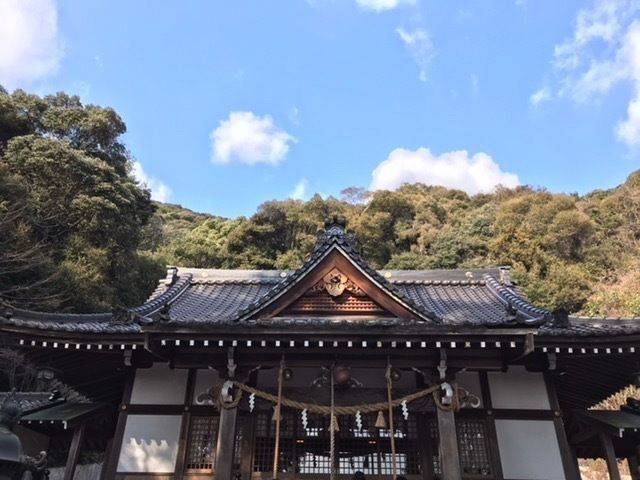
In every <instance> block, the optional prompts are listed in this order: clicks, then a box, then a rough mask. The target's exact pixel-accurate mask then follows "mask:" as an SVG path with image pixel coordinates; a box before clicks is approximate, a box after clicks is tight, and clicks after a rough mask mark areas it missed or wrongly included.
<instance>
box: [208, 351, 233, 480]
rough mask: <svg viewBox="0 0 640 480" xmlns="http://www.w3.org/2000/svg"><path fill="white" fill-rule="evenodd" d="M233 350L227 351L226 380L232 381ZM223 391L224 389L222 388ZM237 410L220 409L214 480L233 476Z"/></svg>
mask: <svg viewBox="0 0 640 480" xmlns="http://www.w3.org/2000/svg"><path fill="white" fill-rule="evenodd" d="M234 355H235V349H234V348H233V347H230V348H229V349H227V378H228V379H233V378H234V377H235V372H236V368H237V365H236V362H235V359H234ZM223 389H224V388H223ZM237 417H238V408H237V407H234V408H220V421H219V422H218V443H217V444H216V464H215V472H214V475H213V478H214V480H231V475H232V474H233V451H234V447H235V444H236V420H237Z"/></svg>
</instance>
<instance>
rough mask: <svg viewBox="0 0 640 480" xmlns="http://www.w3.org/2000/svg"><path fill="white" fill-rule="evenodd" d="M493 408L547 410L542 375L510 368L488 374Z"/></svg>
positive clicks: (514, 367)
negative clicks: (505, 370)
mask: <svg viewBox="0 0 640 480" xmlns="http://www.w3.org/2000/svg"><path fill="white" fill-rule="evenodd" d="M488 375H489V389H490V391H491V403H492V404H493V408H516V409H530V410H549V409H550V408H551V407H550V405H549V395H548V394H547V386H546V385H545V383H544V377H543V375H542V373H535V372H527V371H526V370H525V368H524V367H523V366H519V365H517V366H512V367H510V368H509V370H508V371H507V372H489V374H488Z"/></svg>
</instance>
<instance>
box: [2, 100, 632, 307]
mask: <svg viewBox="0 0 640 480" xmlns="http://www.w3.org/2000/svg"><path fill="white" fill-rule="evenodd" d="M125 131H126V127H125V124H124V122H123V121H122V119H121V118H120V117H119V116H118V114H117V113H116V112H115V111H114V110H113V109H110V108H103V107H98V106H94V105H83V104H82V103H81V102H80V100H79V99H78V97H74V96H69V95H66V94H63V93H60V94H57V95H52V96H46V97H39V96H36V95H30V94H27V93H25V92H22V91H16V92H14V93H12V94H8V93H7V92H5V91H4V90H1V89H0V300H4V301H6V302H9V303H12V304H15V305H19V306H26V307H30V308H40V309H50V310H67V311H79V312H90V311H97V310H108V309H112V308H114V307H117V306H122V305H135V304H138V303H140V302H142V301H143V300H144V298H145V296H146V295H147V294H148V293H149V292H150V291H151V290H152V289H153V286H154V285H155V282H156V281H157V279H158V278H159V277H160V276H161V275H162V272H163V267H164V265H165V264H174V265H181V266H185V267H201V268H256V269H292V268H296V267H298V266H300V265H301V264H302V262H303V261H304V258H305V257H306V256H307V255H308V254H309V252H310V251H311V249H312V248H313V244H314V242H315V237H316V233H317V231H318V230H319V229H320V228H322V225H323V224H324V222H325V220H326V219H327V218H331V217H332V216H335V215H338V216H341V217H344V218H345V219H346V220H347V227H348V229H349V230H351V231H352V232H353V233H354V234H355V235H356V238H357V239H358V241H359V245H360V248H361V253H362V255H363V256H364V257H365V258H366V259H367V260H368V261H369V262H370V263H371V264H372V266H374V267H376V268H389V269H433V268H472V267H484V266H496V265H507V266H511V267H512V269H513V276H514V277H515V279H516V280H517V281H518V283H519V285H520V288H521V289H522V290H523V291H524V292H525V293H526V294H527V295H528V296H529V297H530V299H531V300H532V301H533V302H535V303H537V304H539V305H541V306H544V307H547V308H550V309H555V308H560V307H562V308H565V309H567V310H570V311H583V312H586V313H590V314H615V315H630V314H634V315H640V294H639V293H638V288H637V287H638V285H640V261H639V260H638V258H640V256H639V255H638V254H639V246H640V245H639V239H640V172H636V173H633V174H631V175H630V176H629V178H628V179H627V181H626V182H625V183H623V184H622V185H620V186H619V187H617V188H614V189H612V190H608V191H594V192H591V193H589V194H586V195H575V194H571V195H569V194H557V193H551V192H548V191H546V190H544V189H535V188H531V187H519V188H515V189H502V188H499V189H498V190H497V191H496V192H494V193H492V194H479V195H474V196H470V195H467V194H466V193H464V192H463V191H460V190H454V189H446V188H444V187H438V186H426V185H421V184H414V185H405V186H403V187H401V188H399V189H398V190H396V191H376V192H368V191H366V190H364V189H362V188H357V187H351V188H348V189H346V190H345V191H343V192H342V194H341V196H340V198H333V197H329V198H322V197H320V196H319V195H316V196H314V197H312V198H311V199H309V200H308V201H300V200H273V201H269V202H266V203H264V204H263V205H261V206H260V207H259V208H258V210H257V211H256V213H254V214H253V215H251V216H250V217H248V218H246V217H238V218H232V219H227V218H222V217H217V216H214V215H209V214H200V213H196V212H192V211H190V210H187V209H184V208H182V207H180V206H176V205H168V204H158V203H153V202H151V200H150V198H149V192H148V191H146V190H145V189H144V188H142V187H141V186H140V185H138V184H137V183H136V181H135V179H134V178H133V177H132V176H131V173H130V172H131V158H130V154H129V152H128V151H127V149H126V147H125V145H124V144H123V142H122V134H123V133H124V132H125Z"/></svg>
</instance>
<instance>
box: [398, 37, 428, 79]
mask: <svg viewBox="0 0 640 480" xmlns="http://www.w3.org/2000/svg"><path fill="white" fill-rule="evenodd" d="M396 32H397V34H398V36H399V37H400V40H402V43H404V45H405V47H407V50H409V53H410V54H411V56H412V57H413V60H414V61H415V62H416V65H417V66H418V70H419V75H418V78H420V81H422V82H426V81H427V67H428V66H429V63H430V62H431V59H432V58H433V56H434V48H433V42H432V41H431V37H430V36H429V33H428V32H427V31H426V30H425V29H424V28H416V29H414V30H413V31H408V30H405V29H404V28H402V27H399V28H397V29H396Z"/></svg>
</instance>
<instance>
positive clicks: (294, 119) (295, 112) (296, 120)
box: [289, 105, 300, 127]
mask: <svg viewBox="0 0 640 480" xmlns="http://www.w3.org/2000/svg"><path fill="white" fill-rule="evenodd" d="M289 121H290V122H291V124H292V125H294V126H296V127H298V126H300V109H299V108H298V107H296V106H295V105H294V106H293V107H291V109H290V110H289Z"/></svg>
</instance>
